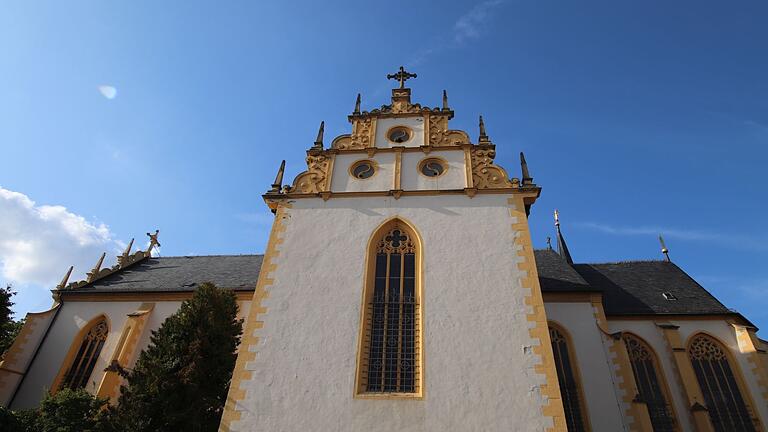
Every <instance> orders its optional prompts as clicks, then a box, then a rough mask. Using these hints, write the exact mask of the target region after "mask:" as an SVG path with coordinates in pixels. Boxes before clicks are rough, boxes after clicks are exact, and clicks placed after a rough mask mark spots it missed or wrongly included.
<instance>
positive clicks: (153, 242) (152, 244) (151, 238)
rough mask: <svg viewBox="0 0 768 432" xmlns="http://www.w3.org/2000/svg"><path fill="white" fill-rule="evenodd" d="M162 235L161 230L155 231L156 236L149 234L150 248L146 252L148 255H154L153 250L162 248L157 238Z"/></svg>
mask: <svg viewBox="0 0 768 432" xmlns="http://www.w3.org/2000/svg"><path fill="white" fill-rule="evenodd" d="M159 234H160V230H155V233H154V234H151V233H147V236H148V237H149V247H148V248H147V252H145V253H146V254H147V255H151V254H152V248H154V247H155V246H157V247H160V242H159V241H157V236H158V235H159Z"/></svg>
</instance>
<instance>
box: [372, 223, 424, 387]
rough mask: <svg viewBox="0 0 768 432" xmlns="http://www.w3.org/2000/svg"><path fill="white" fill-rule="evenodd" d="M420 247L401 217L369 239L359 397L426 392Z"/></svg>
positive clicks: (411, 230) (412, 230)
mask: <svg viewBox="0 0 768 432" xmlns="http://www.w3.org/2000/svg"><path fill="white" fill-rule="evenodd" d="M420 249H421V248H420V242H419V239H418V236H417V235H416V232H415V230H414V229H413V228H411V227H410V226H409V225H408V224H406V223H404V222H403V221H401V220H399V219H395V220H392V221H390V222H388V223H386V224H384V225H383V226H382V227H381V228H379V229H378V230H377V231H376V233H375V234H374V235H373V237H372V238H371V241H370V242H369V251H368V259H367V263H368V264H367V274H366V280H365V289H364V294H363V308H362V322H361V335H360V341H361V342H360V352H359V360H358V372H357V394H358V395H375V394H382V395H393V394H403V395H407V396H420V395H421V388H422V386H421V341H420V324H421V310H420V300H421V294H420V290H421V289H420V277H421V276H420V268H421V256H420V255H421V250H420Z"/></svg>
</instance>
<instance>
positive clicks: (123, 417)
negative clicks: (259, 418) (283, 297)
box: [116, 283, 243, 432]
mask: <svg viewBox="0 0 768 432" xmlns="http://www.w3.org/2000/svg"><path fill="white" fill-rule="evenodd" d="M242 332H243V321H242V320H239V319H237V302H236V298H235V295H234V294H233V293H232V292H231V291H229V290H222V289H219V288H217V287H216V286H215V285H213V284H212V283H204V284H201V285H200V287H199V288H198V289H197V290H196V291H195V293H194V295H193V296H192V298H191V299H190V300H187V301H185V302H183V303H182V305H181V308H180V309H179V310H178V311H177V312H176V313H175V314H173V315H171V316H170V317H168V319H166V320H165V322H164V323H163V324H162V326H161V327H160V328H159V329H158V330H157V331H153V332H152V337H151V343H150V345H149V346H148V347H147V349H146V350H145V351H143V352H142V353H141V355H140V356H139V359H138V360H137V362H136V366H135V368H134V369H133V371H129V372H128V375H127V385H126V386H123V387H122V389H121V396H120V399H119V403H118V406H117V410H116V411H117V422H118V423H119V424H120V425H121V426H122V427H123V428H124V429H123V430H126V431H136V432H139V431H152V432H155V431H157V432H161V431H181V430H184V431H216V430H217V429H218V426H219V420H220V419H221V414H222V412H223V409H224V402H225V400H226V397H227V391H228V389H229V382H230V379H231V378H232V370H233V369H234V366H235V360H236V358H237V354H236V350H237V346H238V344H239V343H240V335H241V334H242Z"/></svg>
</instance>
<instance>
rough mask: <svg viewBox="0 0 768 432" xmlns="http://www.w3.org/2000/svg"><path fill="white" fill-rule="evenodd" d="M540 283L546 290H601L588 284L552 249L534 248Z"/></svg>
mask: <svg viewBox="0 0 768 432" xmlns="http://www.w3.org/2000/svg"><path fill="white" fill-rule="evenodd" d="M533 255H534V257H535V258H536V269H537V270H538V272H539V283H540V284H541V290H542V291H544V292H563V291H599V290H598V289H596V288H592V287H590V286H589V284H587V281H585V280H584V278H582V277H581V275H580V274H579V273H577V272H576V270H574V269H573V267H571V266H569V265H568V263H567V262H565V260H564V259H562V258H561V257H560V255H558V254H557V252H555V251H553V250H552V249H541V250H534V251H533Z"/></svg>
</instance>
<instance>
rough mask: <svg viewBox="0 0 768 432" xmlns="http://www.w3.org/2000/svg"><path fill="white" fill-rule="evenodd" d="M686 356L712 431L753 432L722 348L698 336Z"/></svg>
mask: <svg viewBox="0 0 768 432" xmlns="http://www.w3.org/2000/svg"><path fill="white" fill-rule="evenodd" d="M688 356H689V357H690V359H691V363H692V364H693V370H694V372H695V373H696V380H697V381H698V382H699V386H700V387H701V392H702V394H703V395H704V403H706V405H707V411H708V412H709V418H710V420H711V421H712V426H713V427H714V429H715V431H717V432H720V431H722V432H727V431H736V430H738V431H745V432H751V431H755V430H757V429H756V428H755V422H754V420H753V418H752V416H751V415H750V409H749V406H748V405H747V403H746V400H745V399H744V397H743V396H742V391H741V389H740V388H739V385H738V383H737V381H736V376H735V373H734V371H733V369H732V367H731V363H730V361H729V359H728V354H727V350H726V348H725V347H723V346H722V344H720V342H718V341H716V340H715V339H714V338H713V337H710V336H708V335H705V334H698V335H696V336H695V337H694V338H693V339H691V341H690V343H689V344H688Z"/></svg>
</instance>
